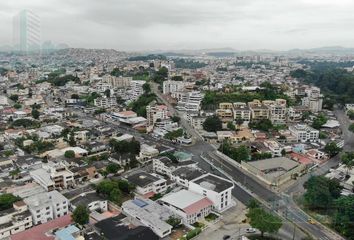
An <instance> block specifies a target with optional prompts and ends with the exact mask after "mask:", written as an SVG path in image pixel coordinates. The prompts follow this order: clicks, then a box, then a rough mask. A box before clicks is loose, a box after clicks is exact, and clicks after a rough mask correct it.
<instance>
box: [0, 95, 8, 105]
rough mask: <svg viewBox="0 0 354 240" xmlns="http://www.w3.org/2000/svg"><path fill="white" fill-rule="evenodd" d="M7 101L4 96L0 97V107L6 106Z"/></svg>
mask: <svg viewBox="0 0 354 240" xmlns="http://www.w3.org/2000/svg"><path fill="white" fill-rule="evenodd" d="M8 104H9V101H8V98H7V97H6V96H4V95H0V105H8Z"/></svg>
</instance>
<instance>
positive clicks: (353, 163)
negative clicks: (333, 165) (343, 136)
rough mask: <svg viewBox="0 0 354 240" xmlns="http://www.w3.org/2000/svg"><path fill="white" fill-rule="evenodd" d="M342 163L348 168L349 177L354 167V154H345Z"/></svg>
mask: <svg viewBox="0 0 354 240" xmlns="http://www.w3.org/2000/svg"><path fill="white" fill-rule="evenodd" d="M341 161H342V163H343V164H344V165H345V166H346V167H347V175H348V172H349V170H351V169H353V167H354V152H345V153H343V154H342V156H341Z"/></svg>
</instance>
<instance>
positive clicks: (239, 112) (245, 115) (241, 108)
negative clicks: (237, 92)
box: [233, 102, 251, 121]
mask: <svg viewBox="0 0 354 240" xmlns="http://www.w3.org/2000/svg"><path fill="white" fill-rule="evenodd" d="M233 105H234V107H233V109H234V118H235V119H241V120H244V121H250V120H251V110H250V108H249V107H248V106H247V104H246V103H243V102H235V103H234V104H233Z"/></svg>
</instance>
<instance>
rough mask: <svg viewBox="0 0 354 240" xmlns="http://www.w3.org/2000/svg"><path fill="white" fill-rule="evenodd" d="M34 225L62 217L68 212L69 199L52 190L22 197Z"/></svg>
mask: <svg viewBox="0 0 354 240" xmlns="http://www.w3.org/2000/svg"><path fill="white" fill-rule="evenodd" d="M24 202H25V203H26V204H27V205H28V209H29V211H30V212H31V214H32V218H33V223H34V224H35V225H38V224H42V223H45V222H48V221H50V220H53V219H55V218H58V217H62V216H64V215H66V214H68V213H69V200H68V199H67V198H66V197H64V196H63V195H62V194H61V193H59V192H58V191H56V190H54V191H51V192H46V193H40V194H37V195H34V196H31V197H28V198H25V199H24Z"/></svg>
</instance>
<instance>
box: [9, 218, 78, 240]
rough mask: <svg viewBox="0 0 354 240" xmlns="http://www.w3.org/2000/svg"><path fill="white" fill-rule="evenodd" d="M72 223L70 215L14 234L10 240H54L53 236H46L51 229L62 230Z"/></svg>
mask: <svg viewBox="0 0 354 240" xmlns="http://www.w3.org/2000/svg"><path fill="white" fill-rule="evenodd" d="M71 223H72V219H71V214H68V215H65V216H63V217H60V218H56V219H54V220H52V221H50V222H47V223H43V224H41V225H38V226H35V227H33V228H30V229H28V230H26V231H23V232H20V233H17V234H14V235H12V236H11V240H54V238H55V237H54V235H49V234H46V233H48V232H50V231H51V230H53V229H56V228H63V227H66V226H68V225H70V224H71Z"/></svg>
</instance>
